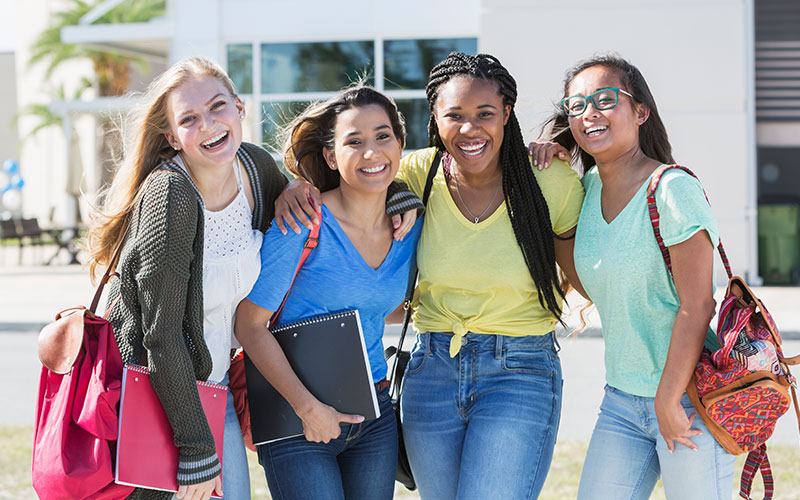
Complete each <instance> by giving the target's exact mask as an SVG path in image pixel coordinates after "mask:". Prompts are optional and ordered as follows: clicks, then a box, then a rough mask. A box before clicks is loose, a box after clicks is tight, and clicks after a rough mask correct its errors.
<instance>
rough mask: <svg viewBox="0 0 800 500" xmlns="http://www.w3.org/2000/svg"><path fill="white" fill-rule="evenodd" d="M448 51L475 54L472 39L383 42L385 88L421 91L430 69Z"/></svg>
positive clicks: (473, 40)
mask: <svg viewBox="0 0 800 500" xmlns="http://www.w3.org/2000/svg"><path fill="white" fill-rule="evenodd" d="M452 51H458V52H464V53H467V54H475V53H476V52H477V51H478V40H477V39H476V38H442V39H433V40H386V41H384V42H383V60H384V77H385V79H386V83H385V88H386V89H387V90H390V89H424V88H425V86H426V85H427V84H428V74H429V73H430V71H431V69H432V68H433V66H434V65H435V64H436V63H438V62H439V61H441V60H442V59H444V58H445V57H447V55H448V54H449V53H450V52H452Z"/></svg>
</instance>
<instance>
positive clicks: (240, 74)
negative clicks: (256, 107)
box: [228, 43, 253, 94]
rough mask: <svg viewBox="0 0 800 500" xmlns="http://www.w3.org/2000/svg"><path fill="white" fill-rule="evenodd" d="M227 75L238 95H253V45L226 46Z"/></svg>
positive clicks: (237, 44) (236, 44)
mask: <svg viewBox="0 0 800 500" xmlns="http://www.w3.org/2000/svg"><path fill="white" fill-rule="evenodd" d="M228 75H230V77H231V80H233V84H234V85H235V86H236V92H238V93H240V94H252V93H253V45H252V44H249V43H235V44H230V45H228Z"/></svg>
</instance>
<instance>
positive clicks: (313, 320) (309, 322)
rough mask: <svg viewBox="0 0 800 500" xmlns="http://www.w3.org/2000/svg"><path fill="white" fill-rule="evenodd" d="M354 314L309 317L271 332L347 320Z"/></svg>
mask: <svg viewBox="0 0 800 500" xmlns="http://www.w3.org/2000/svg"><path fill="white" fill-rule="evenodd" d="M355 314H356V312H355V311H353V310H348V311H341V312H336V313H330V314H323V315H320V316H314V317H311V318H308V319H304V320H302V321H297V322H295V323H289V324H287V325H281V326H279V327H278V328H275V329H274V330H272V333H280V332H283V331H286V330H292V329H294V328H300V327H301V326H308V325H314V324H317V323H322V322H323V321H328V320H331V319H340V318H347V317H349V316H355Z"/></svg>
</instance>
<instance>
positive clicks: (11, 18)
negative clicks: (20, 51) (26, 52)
mask: <svg viewBox="0 0 800 500" xmlns="http://www.w3.org/2000/svg"><path fill="white" fill-rule="evenodd" d="M17 3H18V0H0V12H2V13H3V15H2V16H0V52H13V51H14V49H15V48H16V44H17V29H16V24H17Z"/></svg>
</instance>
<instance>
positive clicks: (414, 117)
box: [395, 99, 431, 149]
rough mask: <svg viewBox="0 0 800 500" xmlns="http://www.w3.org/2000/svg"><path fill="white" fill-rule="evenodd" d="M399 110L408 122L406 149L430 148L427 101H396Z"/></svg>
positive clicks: (429, 114)
mask: <svg viewBox="0 0 800 500" xmlns="http://www.w3.org/2000/svg"><path fill="white" fill-rule="evenodd" d="M395 102H397V109H399V110H400V112H401V113H402V114H403V118H405V120H406V146H405V149H420V148H424V147H427V146H428V120H429V119H430V116H431V113H430V111H429V110H428V100H427V99H396V100H395Z"/></svg>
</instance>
